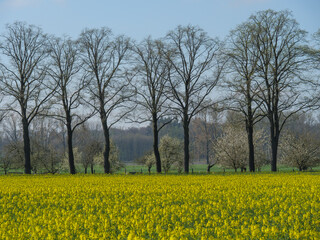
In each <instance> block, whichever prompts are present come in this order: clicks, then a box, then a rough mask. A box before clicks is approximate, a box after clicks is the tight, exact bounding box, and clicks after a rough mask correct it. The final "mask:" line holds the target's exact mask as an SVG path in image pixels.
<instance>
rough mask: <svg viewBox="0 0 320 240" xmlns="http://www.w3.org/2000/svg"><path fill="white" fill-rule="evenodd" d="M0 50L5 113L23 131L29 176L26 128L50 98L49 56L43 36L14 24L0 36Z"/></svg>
mask: <svg viewBox="0 0 320 240" xmlns="http://www.w3.org/2000/svg"><path fill="white" fill-rule="evenodd" d="M2 39H3V41H2V43H1V45H0V51H1V53H2V55H3V56H5V57H6V59H5V60H4V61H5V62H4V63H0V68H1V72H2V73H3V76H2V77H3V78H2V81H1V89H2V91H3V93H4V94H5V96H6V97H7V98H6V101H7V105H6V109H7V110H8V111H13V112H16V113H18V114H19V116H20V118H21V122H22V128H23V142H24V158H25V166H24V171H25V173H26V174H30V173H31V169H32V168H31V158H30V137H29V125H30V123H31V122H32V120H33V119H34V118H35V116H37V115H38V114H39V113H41V112H42V111H43V110H45V108H44V105H45V103H46V102H47V101H48V99H49V98H50V96H51V95H52V91H49V90H48V88H46V78H45V77H46V70H47V69H46V66H45V63H46V57H47V55H48V53H49V50H48V47H47V39H48V38H47V36H46V35H45V34H43V32H42V30H41V29H40V28H38V27H35V26H33V25H27V24H26V23H22V22H16V23H13V24H10V25H7V32H6V33H5V34H4V35H2Z"/></svg>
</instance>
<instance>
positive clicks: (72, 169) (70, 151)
mask: <svg viewBox="0 0 320 240" xmlns="http://www.w3.org/2000/svg"><path fill="white" fill-rule="evenodd" d="M67 134H68V135H67V138H68V139H67V142H68V158H69V169H70V173H71V174H76V167H75V164H74V155H73V143H72V128H71V117H70V116H67Z"/></svg>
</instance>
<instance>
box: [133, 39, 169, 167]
mask: <svg viewBox="0 0 320 240" xmlns="http://www.w3.org/2000/svg"><path fill="white" fill-rule="evenodd" d="M164 48H165V46H164V44H163V43H162V42H161V41H159V40H152V39H151V38H150V37H149V38H147V39H146V40H144V41H143V42H141V43H140V44H139V45H138V46H135V48H134V50H135V52H136V58H135V62H136V66H135V69H134V71H135V75H136V79H137V81H133V82H132V84H133V85H134V88H135V92H136V99H135V101H134V102H135V103H136V104H138V107H140V110H141V112H142V113H145V114H139V119H138V121H139V122H146V121H149V122H152V129H153V153H154V156H155V159H156V167H157V172H158V173H161V159H160V153H159V146H158V145H159V132H160V130H161V129H162V128H163V127H164V126H165V125H166V124H168V123H170V122H171V121H166V122H163V123H162V124H160V125H159V119H163V117H165V116H166V114H168V108H167V107H166V106H165V103H166V101H167V98H166V95H165V89H166V85H167V79H168V78H167V75H168V69H169V68H168V64H167V60H166V57H165V55H164V54H163V53H164ZM149 162H150V161H149Z"/></svg>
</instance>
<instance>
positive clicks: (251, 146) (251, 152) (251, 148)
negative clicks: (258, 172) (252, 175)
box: [246, 119, 255, 172]
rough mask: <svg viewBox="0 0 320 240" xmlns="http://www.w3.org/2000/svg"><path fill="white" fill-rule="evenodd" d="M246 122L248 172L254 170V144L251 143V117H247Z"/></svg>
mask: <svg viewBox="0 0 320 240" xmlns="http://www.w3.org/2000/svg"><path fill="white" fill-rule="evenodd" d="M246 124H247V136H248V146H249V169H250V172H254V171H255V164H254V144H253V123H252V120H251V119H248V121H247V122H246Z"/></svg>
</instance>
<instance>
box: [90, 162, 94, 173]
mask: <svg viewBox="0 0 320 240" xmlns="http://www.w3.org/2000/svg"><path fill="white" fill-rule="evenodd" d="M90 167H91V174H94V169H93V164H91V166H90Z"/></svg>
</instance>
